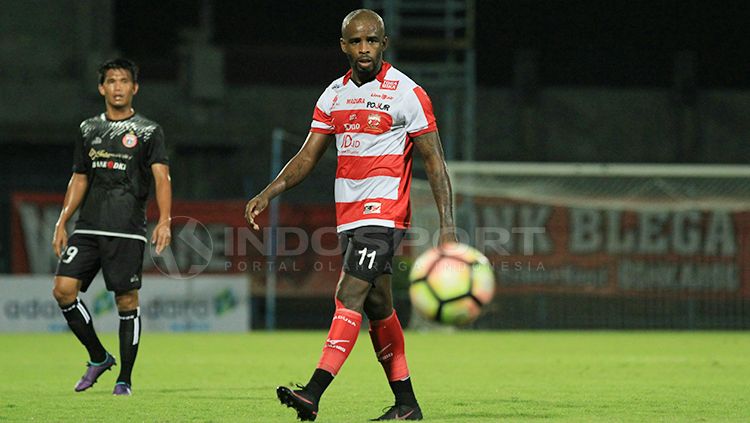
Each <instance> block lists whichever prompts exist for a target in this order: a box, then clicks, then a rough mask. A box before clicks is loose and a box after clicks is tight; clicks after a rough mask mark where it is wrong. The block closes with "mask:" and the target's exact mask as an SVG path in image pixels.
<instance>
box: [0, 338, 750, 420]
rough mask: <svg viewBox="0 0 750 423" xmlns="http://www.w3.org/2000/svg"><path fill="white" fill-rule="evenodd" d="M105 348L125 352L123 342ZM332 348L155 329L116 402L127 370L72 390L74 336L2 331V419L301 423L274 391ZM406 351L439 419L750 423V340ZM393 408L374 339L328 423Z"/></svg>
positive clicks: (452, 341) (419, 344)
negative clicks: (118, 382)
mask: <svg viewBox="0 0 750 423" xmlns="http://www.w3.org/2000/svg"><path fill="white" fill-rule="evenodd" d="M102 338H103V339H102V340H103V342H104V344H105V346H107V347H108V348H110V350H111V351H112V352H116V351H117V339H116V334H105V335H104V336H102ZM324 338H325V333H324V332H285V331H280V332H275V333H263V332H256V333H247V334H155V333H144V336H143V338H142V343H141V347H140V351H139V355H138V362H137V363H136V368H135V372H134V375H133V377H134V379H133V381H134V386H133V390H134V395H133V396H132V397H129V398H122V397H113V396H112V395H111V392H112V387H113V384H114V382H115V378H116V376H117V374H116V371H117V369H118V368H115V371H112V372H107V373H105V374H104V375H103V376H102V377H101V378H100V379H99V383H97V384H96V385H95V386H94V387H93V388H92V389H90V390H88V391H86V392H83V393H75V392H73V385H74V384H75V382H76V381H77V379H78V378H79V377H80V376H81V374H83V371H84V366H83V364H84V361H85V355H84V350H83V348H82V347H80V346H79V345H78V344H77V341H76V340H75V338H74V337H73V336H72V335H71V334H53V335H49V334H22V335H16V334H3V335H0V381H1V382H2V383H0V421H3V422H4V421H41V422H49V421H65V422H82V421H96V422H100V421H101V422H110V421H111V422H124V421H137V422H141V421H143V422H190V421H201V422H203V421H214V422H224V421H245V422H247V421H251V422H277V421H278V422H292V421H294V420H295V416H294V413H293V411H292V410H291V409H288V408H286V407H283V406H281V405H279V404H278V402H277V400H276V396H275V387H276V386H277V385H279V384H289V383H290V382H300V383H305V382H306V381H307V379H308V377H309V376H310V374H311V372H312V370H313V368H314V366H315V364H316V362H317V359H318V354H319V352H320V349H321V346H322V343H323V340H324ZM406 341H407V353H408V354H407V356H408V359H409V365H410V366H409V367H410V368H411V373H412V378H413V381H414V386H415V390H416V393H417V397H418V398H419V400H420V403H421V405H422V409H423V411H424V414H425V419H426V420H428V421H433V422H439V421H445V422H497V421H509V422H516V421H567V422H585V421H595V422H618V421H620V422H625V421H632V422H642V421H665V422H671V421H708V422H716V421H737V422H746V421H750V401H748V396H749V395H750V335H749V334H747V333H743V332H575V331H572V332H457V333H434V332H433V333H417V332H407V335H406ZM117 355H119V354H117ZM391 401H392V397H391V394H390V391H389V389H388V386H387V384H386V382H385V378H384V375H383V371H382V369H381V368H380V366H379V364H378V363H377V362H376V361H375V358H374V353H373V352H372V347H371V345H370V340H369V337H368V335H367V333H366V332H362V333H361V334H360V337H359V342H358V345H357V347H356V348H355V349H354V351H353V353H352V355H351V356H350V358H349V360H348V361H347V363H346V364H345V365H344V367H343V369H342V371H341V373H340V374H339V376H338V377H337V378H336V380H334V382H333V384H332V385H331V387H330V388H329V390H328V392H326V395H325V396H324V398H323V401H322V403H321V408H320V412H319V416H318V420H317V421H320V422H364V421H366V420H367V419H369V418H372V417H376V416H378V415H379V413H380V411H381V410H382V408H383V407H386V406H388V405H389V404H390V403H391Z"/></svg>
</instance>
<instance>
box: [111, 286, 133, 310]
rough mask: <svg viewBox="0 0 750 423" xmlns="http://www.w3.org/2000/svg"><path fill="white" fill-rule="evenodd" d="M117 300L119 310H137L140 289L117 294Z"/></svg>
mask: <svg viewBox="0 0 750 423" xmlns="http://www.w3.org/2000/svg"><path fill="white" fill-rule="evenodd" d="M115 302H116V303H117V310H119V311H130V310H135V309H136V308H137V307H138V291H137V290H135V289H134V290H132V291H128V292H123V293H121V294H117V295H115Z"/></svg>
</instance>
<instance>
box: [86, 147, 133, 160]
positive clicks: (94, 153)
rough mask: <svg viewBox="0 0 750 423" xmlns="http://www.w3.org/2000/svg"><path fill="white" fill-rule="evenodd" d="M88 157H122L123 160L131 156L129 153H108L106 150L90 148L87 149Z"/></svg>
mask: <svg viewBox="0 0 750 423" xmlns="http://www.w3.org/2000/svg"><path fill="white" fill-rule="evenodd" d="M89 158H90V159H91V160H96V159H123V160H130V159H131V158H133V156H131V155H130V154H123V153H110V152H109V151H107V150H96V149H94V148H92V149H91V150H89Z"/></svg>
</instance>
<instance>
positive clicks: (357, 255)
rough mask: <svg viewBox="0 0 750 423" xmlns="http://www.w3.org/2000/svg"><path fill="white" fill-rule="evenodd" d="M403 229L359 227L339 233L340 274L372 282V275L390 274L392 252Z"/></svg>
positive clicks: (399, 240)
mask: <svg viewBox="0 0 750 423" xmlns="http://www.w3.org/2000/svg"><path fill="white" fill-rule="evenodd" d="M405 232H406V231H405V230H403V229H394V228H386V227H383V226H362V227H359V228H355V229H351V230H348V231H344V232H341V233H340V234H339V243H340V244H341V251H342V252H343V254H344V273H346V274H348V275H352V276H354V277H355V278H358V279H362V280H364V281H367V282H370V283H373V284H374V283H375V278H377V277H378V276H380V275H383V274H392V273H393V254H394V253H395V251H396V248H398V245H399V244H400V243H401V240H402V239H403V238H404V233H405Z"/></svg>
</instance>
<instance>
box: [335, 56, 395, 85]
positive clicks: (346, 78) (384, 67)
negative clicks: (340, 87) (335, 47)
mask: <svg viewBox="0 0 750 423" xmlns="http://www.w3.org/2000/svg"><path fill="white" fill-rule="evenodd" d="M390 68H391V64H390V63H388V62H386V61H385V60H383V65H382V66H380V72H378V74H377V75H375V79H377V80H378V82H383V81H384V80H385V74H386V73H388V69H390ZM350 79H352V70H351V69H349V71H348V72H347V73H346V75H344V85H346V84H348V83H349V80H350ZM362 85H364V84H362Z"/></svg>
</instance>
